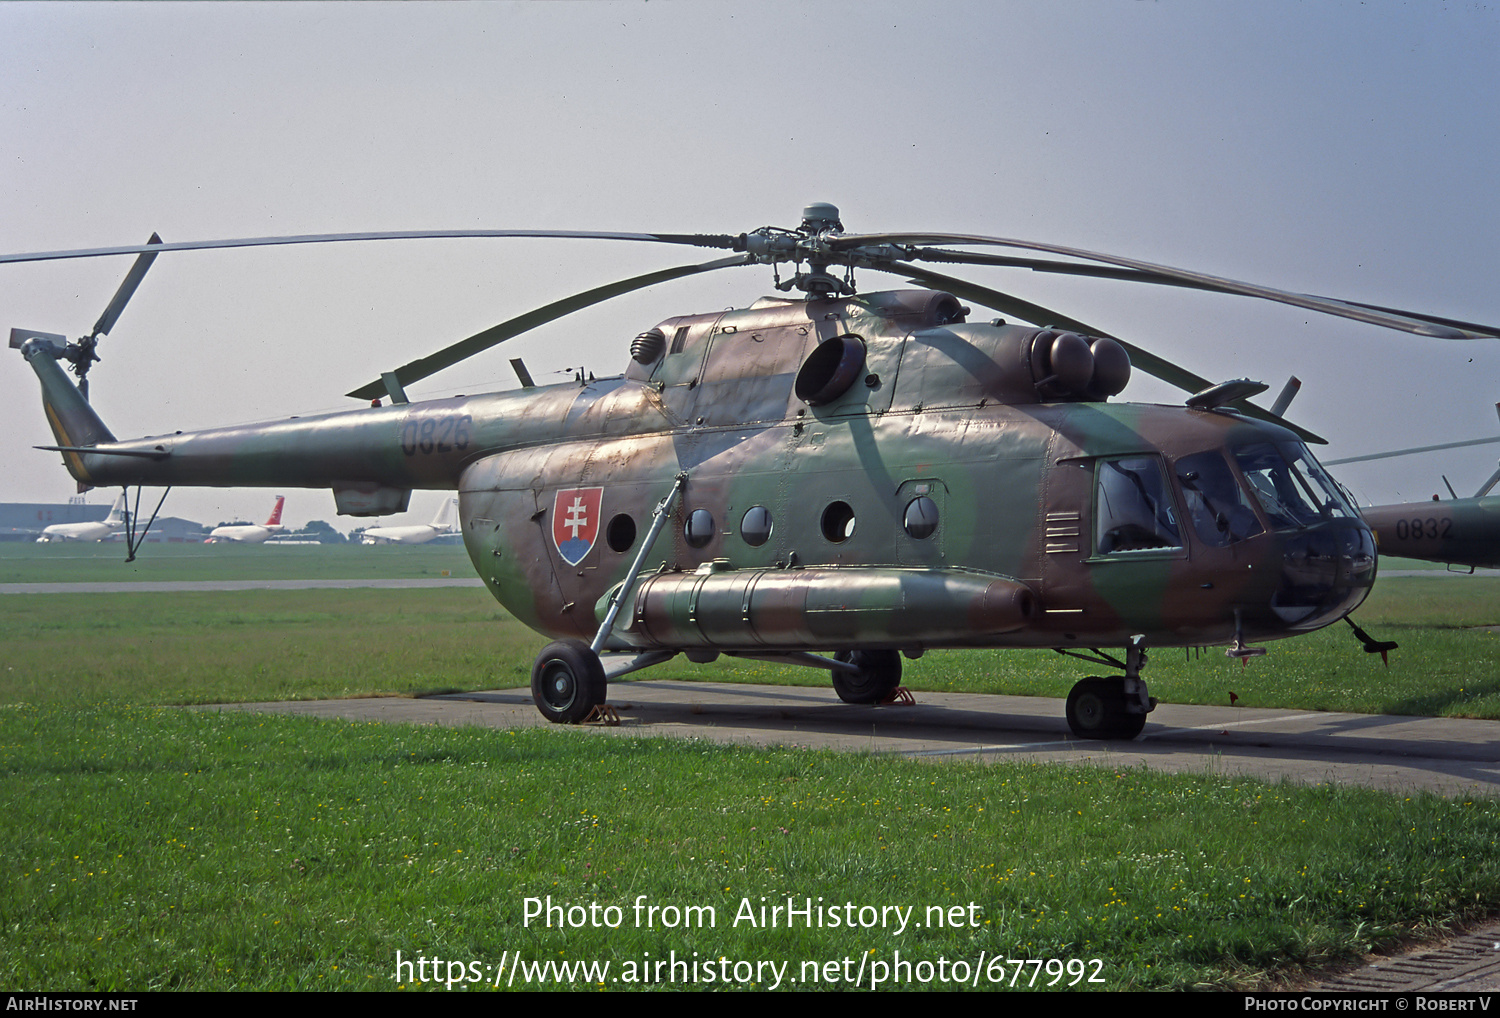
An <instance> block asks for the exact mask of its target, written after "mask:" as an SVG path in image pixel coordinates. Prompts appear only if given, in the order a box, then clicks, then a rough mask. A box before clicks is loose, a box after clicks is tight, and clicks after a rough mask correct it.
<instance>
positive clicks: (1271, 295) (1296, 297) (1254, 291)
mask: <svg viewBox="0 0 1500 1018" xmlns="http://www.w3.org/2000/svg"><path fill="white" fill-rule="evenodd" d="M826 240H827V243H828V244H829V246H830V247H832V248H833V249H834V250H840V251H841V250H845V249H848V248H857V247H864V246H874V245H881V244H897V245H915V244H976V245H990V246H994V247H1014V248H1020V249H1022V250H1030V251H1043V252H1046V253H1048V254H1057V255H1064V256H1067V257H1069V258H1080V259H1084V260H1087V261H1094V262H1103V263H1104V264H1106V265H1118V266H1121V267H1123V268H1127V269H1135V270H1137V271H1139V272H1143V273H1150V274H1154V275H1158V276H1165V277H1168V278H1171V279H1175V280H1179V281H1180V282H1181V283H1182V284H1184V285H1190V286H1196V287H1200V288H1202V289H1205V290H1212V291H1215V292H1218V293H1235V294H1240V295H1241V296H1245V297H1260V298H1262V299H1264V300H1273V301H1277V302H1278V303H1282V304H1290V305H1292V306H1293V307H1300V308H1304V309H1306V310H1308V311H1318V312H1321V313H1323V314H1329V315H1337V316H1339V317H1341V318H1352V319H1354V320H1355V321H1359V322H1365V323H1367V324H1369V325H1379V326H1382V327H1384V328H1388V329H1400V330H1402V331H1404V332H1410V333H1414V334H1416V335H1419V336H1433V337H1436V338H1438V339H1500V331H1482V330H1471V329H1465V328H1455V327H1452V326H1449V325H1443V324H1439V323H1437V322H1434V321H1430V320H1425V319H1418V318H1407V317H1405V316H1404V315H1393V314H1389V313H1385V312H1381V311H1377V310H1375V309H1373V308H1370V307H1366V306H1363V305H1358V304H1351V303H1346V302H1344V301H1340V300H1333V299H1331V298H1328V297H1314V296H1312V295H1311V294H1306V293H1292V292H1289V291H1286V290H1277V289H1275V288H1273V287H1269V286H1258V285H1256V284H1254V283H1242V282H1239V281H1238V280H1234V279H1225V278H1224V277H1222V276H1212V275H1209V274H1208V273H1206V272H1192V271H1189V270H1187V269H1175V268H1172V267H1171V266H1168V265H1157V264H1154V263H1152V262H1143V261H1140V260H1138V259H1134V258H1121V257H1119V256H1117V255H1108V254H1100V253H1099V252H1097V251H1085V250H1083V249H1081V248H1076V247H1064V246H1062V245H1059V244H1042V243H1039V242H1037V241H1030V240H1014V239H1010V238H1006V237H984V236H978V235H969V234H957V233H951V234H950V233H875V234H842V235H838V236H832V237H828V238H826ZM956 253H957V252H943V253H942V256H941V257H940V258H936V259H934V260H944V261H949V260H956V259H954V258H953V257H952V256H953V255H954V254H956ZM912 257H916V258H920V259H923V260H926V258H927V252H925V251H921V250H917V251H914V252H912ZM1082 268H1083V269H1084V270H1087V267H1086V266H1085V267H1082ZM1049 271H1057V272H1063V271H1067V270H1065V269H1063V268H1061V267H1058V268H1053V269H1050V270H1049ZM1077 274H1079V275H1097V274H1098V273H1096V272H1092V271H1079V272H1078V273H1077ZM1151 281H1152V282H1160V281H1161V280H1151Z"/></svg>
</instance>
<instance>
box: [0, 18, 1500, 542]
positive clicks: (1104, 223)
mask: <svg viewBox="0 0 1500 1018" xmlns="http://www.w3.org/2000/svg"><path fill="white" fill-rule="evenodd" d="M1497 95H1500V11H1497V9H1496V7H1494V6H1492V5H1488V4H1474V3H1456V2H1455V3H1440V2H1435V0H1424V2H1414V3H1396V2H1382V0H1376V2H1370V3H1329V2H1320V3H1308V4H1299V3H1283V2H1274V0H1273V2H1256V3H1214V2H1206V0H1192V2H1170V0H1168V2H1159V3H1150V2H1123V0H1121V2H1080V3H1068V2H1047V3H1041V2H1035V3H1004V2H995V0H985V2H980V3H943V2H924V3H921V4H915V3H912V2H910V0H907V2H903V3H890V4H887V3H870V2H860V3H817V2H811V3H809V2H806V0H802V2H797V3H767V2H755V3H740V2H722V3H712V2H694V3H685V2H683V3H678V2H662V0H652V2H650V3H642V2H636V0H632V2H619V3H609V2H600V3H576V4H575V3H526V4H511V3H465V4H437V5H428V4H420V3H415V4H390V5H385V4H329V5H323V4H305V5H302V4H139V5H138V4H129V3H124V4H78V5H73V4H66V3H46V4H27V3H4V4H0V139H3V141H4V152H3V163H0V167H3V168H0V251H5V252H19V251H33V250H54V249H60V248H72V247H89V246H102V245H109V244H124V243H140V242H142V241H144V240H145V239H146V237H147V236H148V235H149V234H150V233H151V232H152V231H153V230H156V231H159V232H160V233H161V234H162V236H163V237H164V238H165V239H167V240H196V239H207V238H219V237H234V236H259V235H265V234H281V233H285V234H296V233H319V232H333V231H365V230H398V229H419V228H466V227H494V228H500V227H514V228H539V229H590V230H629V231H635V230H650V231H672V232H726V233H729V232H733V233H738V232H741V231H745V230H750V229H754V228H756V227H759V226H763V225H766V224H777V225H784V226H795V225H796V223H797V220H798V218H799V212H800V210H801V208H802V206H803V205H804V204H806V203H808V202H811V201H831V202H834V203H835V204H837V205H839V206H840V207H841V209H842V210H843V219H844V223H845V225H846V226H847V227H848V228H849V229H850V230H852V231H857V232H859V231H870V230H929V231H935V230H943V231H954V232H968V233H983V234H997V235H1001V236H1014V237H1025V238H1031V239H1036V240H1042V241H1050V242H1054V243H1060V244H1070V245H1075V246H1078V247H1083V248H1090V249H1094V250H1100V251H1106V252H1110V253H1114V254H1121V255H1128V256H1134V257H1138V258H1144V259H1148V260H1152V261H1157V262H1161V263H1165V264H1168V265H1176V266H1182V267H1187V268H1195V269H1199V270H1202V271H1205V272H1211V273H1215V274H1218V275H1223V276H1229V277H1232V278H1237V279H1245V280H1250V281H1253V282H1257V283H1264V284H1267V285H1271V286H1277V287H1282V288H1285V289H1293V290H1300V291H1305V292H1310V293H1317V294H1323V295H1327V296H1335V297H1342V298H1346V299H1351V300H1361V301H1368V302H1372V303H1376V304H1384V305H1390V306H1395V307H1404V308H1410V309H1414V310H1420V311H1426V312H1429V313H1432V314H1438V315H1445V316H1449V317H1455V318H1461V319H1468V320H1473V321H1480V322H1489V323H1492V324H1500V293H1497V287H1496V280H1495V275H1496V269H1497V266H1500V257H1497V255H1500V197H1497V168H1500V123H1497V113H1496V106H1495V97H1496V96H1497ZM691 260H693V256H692V255H689V256H688V257H683V252H681V251H678V250H674V249H667V248H661V247H655V246H649V245H639V246H638V245H621V244H596V243H586V242H555V241H546V242H537V241H497V240H468V241H418V242H399V243H391V244H378V245H337V246H332V247H326V248H321V249H309V248H296V249H293V248H281V249H267V250H248V251H222V252H206V253H185V254H176V255H164V256H162V257H161V258H159V259H158V260H157V262H156V265H155V266H154V268H153V269H152V270H151V273H150V274H149V276H148V277H147V279H146V282H145V284H144V285H143V286H142V288H141V290H140V291H139V293H138V294H137V295H136V298H135V300H134V301H133V302H132V304H131V306H130V307H129V308H128V309H127V311H126V312H125V315H124V316H123V317H122V319H121V320H120V323H119V324H118V325H117V326H116V328H115V329H114V331H113V333H112V334H111V335H110V336H109V337H107V338H106V339H105V340H104V341H103V342H102V344H101V347H100V353H101V354H102V356H103V358H104V360H103V362H102V363H101V364H99V365H97V366H96V367H95V369H94V371H93V373H92V375H91V381H92V386H93V395H94V402H95V404H96V406H97V407H98V408H99V409H100V412H101V413H102V414H103V415H104V417H105V419H106V421H107V422H108V423H109V424H110V426H111V427H112V428H113V430H114V431H115V433H116V434H117V435H119V436H121V437H122V438H123V437H131V436H135V435H138V434H145V433H159V432H163V431H169V430H175V429H179V428H180V429H184V430H187V429H192V428H198V427H205V426H212V425H219V424H228V423H234V422H243V421H251V420H259V419H270V418H275V417H285V416H288V415H291V414H305V413H309V412H314V411H318V410H326V409H338V408H342V407H352V406H354V405H355V404H354V403H353V401H351V400H347V399H345V398H344V397H343V396H341V395H340V394H341V393H343V392H345V391H347V390H348V389H350V388H352V387H353V386H355V385H357V384H359V383H362V382H365V381H368V380H370V379H372V378H374V377H376V375H378V373H379V372H380V371H381V370H383V369H389V368H391V367H394V366H395V365H397V364H400V363H402V362H404V361H406V360H409V359H411V358H412V357H414V356H417V355H420V354H422V353H426V352H430V351H431V350H433V349H436V348H438V347H440V346H443V345H445V344H447V343H449V342H452V341H453V340H455V339H458V338H461V337H463V336H466V335H468V334H470V333H472V332H475V331H478V330H479V329H481V328H484V327H486V326H488V325H491V324H494V323H495V322H499V321H502V320H504V319H506V318H509V317H511V316H513V315H515V314H518V313H520V312H522V311H524V310H527V309H530V308H532V307H535V306H537V305H540V304H544V303H546V302H548V301H551V300H554V299H556V298H558V297H560V296H563V295H565V294H568V293H572V292H575V291H577V290H581V289H584V288H586V287H588V286H592V285H597V284H599V283H602V282H605V281H608V280H611V279H615V278H619V277H623V276H627V275H633V274H636V273H639V272H644V271H647V270H648V269H651V268H655V267H660V266H665V265H673V264H679V263H681V262H686V261H691ZM128 265H129V259H128V258H114V259H102V260H98V261H94V262H68V263H60V262H59V263H44V264H37V265H19V266H0V308H3V309H4V313H5V316H4V319H3V321H0V326H4V327H5V328H6V329H8V328H9V327H10V326H22V327H27V328H34V329H42V330H46V331H51V332H66V333H67V334H69V335H70V336H77V335H80V334H82V333H84V332H86V331H88V329H89V328H90V326H91V325H92V324H93V322H94V320H95V318H97V317H98V315H99V313H100V311H102V310H103V308H104V305H105V304H106V303H107V302H108V300H109V298H110V297H111V296H112V295H113V293H114V290H115V287H116V286H117V285H118V284H119V281H120V279H121V278H122V277H123V275H124V273H125V271H126V269H127V268H128ZM973 276H974V277H975V278H977V279H979V280H980V281H981V282H984V283H987V284H990V285H994V286H999V287H1001V288H1008V289H1011V290H1013V291H1015V292H1016V293H1018V294H1019V295H1021V296H1023V297H1027V298H1029V299H1032V300H1035V301H1038V302H1040V303H1042V304H1049V305H1051V306H1054V307H1057V308H1059V309H1060V310H1063V311H1065V312H1067V313H1070V314H1072V315H1073V316H1075V317H1078V318H1081V319H1082V320H1084V321H1086V322H1090V323H1093V324H1096V325H1097V326H1099V327H1100V328H1101V329H1105V330H1108V331H1110V332H1113V333H1114V334H1116V335H1119V336H1122V337H1124V338H1126V339H1129V340H1131V341H1132V342H1135V343H1138V344H1140V345H1142V346H1145V347H1147V348H1148V349H1151V350H1153V351H1154V352H1156V353H1158V354H1161V355H1163V356H1166V357H1169V358H1172V359H1175V360H1177V361H1178V362H1179V363H1181V364H1183V365H1184V366H1185V367H1188V368H1190V369H1192V370H1194V371H1196V372H1197V373H1199V374H1201V375H1206V376H1209V377H1212V378H1216V379H1219V378H1235V377H1243V376H1249V377H1252V378H1258V379H1261V380H1263V381H1266V382H1268V383H1270V384H1271V385H1272V387H1273V392H1272V394H1268V396H1269V395H1273V394H1274V391H1275V390H1276V389H1279V388H1280V386H1281V384H1282V382H1283V381H1284V380H1285V378H1286V376H1287V375H1289V374H1292V373H1296V374H1297V375H1299V376H1301V377H1302V379H1303V380H1304V383H1305V384H1304V387H1303V390H1302V394H1301V395H1300V396H1299V397H1298V399H1297V401H1296V403H1294V404H1293V407H1292V412H1291V414H1290V416H1291V417H1293V418H1294V419H1295V420H1297V421H1299V422H1300V423H1302V424H1304V425H1305V426H1307V427H1309V428H1311V429H1313V430H1314V431H1316V432H1319V433H1321V434H1323V435H1324V436H1326V437H1327V438H1328V439H1329V440H1330V442H1331V445H1330V446H1328V447H1324V448H1320V449H1318V450H1317V452H1318V454H1319V455H1320V456H1321V457H1322V458H1324V459H1334V458H1338V457H1340V456H1348V455H1354V454H1358V453H1362V452H1370V451H1378V450H1380V449H1384V448H1392V447H1401V446H1408V445H1422V444H1430V443H1437V442H1443V441H1451V440H1455V439H1459V438H1474V437H1486V436H1492V435H1496V436H1500V421H1497V418H1496V412H1495V407H1494V404H1495V402H1496V400H1497V399H1500V370H1497V369H1500V344H1497V343H1496V342H1493V341H1479V342H1469V343H1452V342H1443V341H1440V340H1432V339H1420V338H1417V337H1412V336H1408V335H1406V334H1403V333H1395V332H1386V331H1384V330H1381V329H1376V328H1373V327H1370V326H1364V325H1358V324H1355V323H1351V322H1345V321H1341V320H1337V319H1329V318H1322V317H1314V316H1310V315H1309V314H1308V313H1306V312H1301V311H1297V310H1295V309H1290V308H1285V307H1280V306H1277V305H1271V304H1261V303H1259V302H1255V301H1251V300H1248V299H1244V298H1236V297H1219V296H1212V295H1205V294H1195V293H1190V292H1187V291H1182V290H1176V289H1152V288H1146V287H1139V286H1129V285H1127V284H1123V283H1108V282H1098V281H1089V280H1083V279H1049V278H1033V277H1032V276H1031V275H1030V274H1029V273H1024V272H1015V271H1010V272H1007V271H1006V270H1000V269H985V270H975V271H974V273H973ZM886 280H889V281H890V285H892V286H899V285H901V284H900V282H899V280H897V279H896V277H881V276H877V275H875V274H872V273H862V274H861V276H860V282H861V285H862V286H863V287H864V288H866V289H874V288H879V287H881V286H884V285H885V281H886ZM769 290H770V276H769V272H767V271H764V270H761V269H756V268H748V269H736V270H731V271H727V272H721V273H718V274H717V275H716V276H713V277H709V278H706V279H701V280H695V281H692V282H688V283H675V284H666V285H664V286H661V287H656V288H653V289H651V290H648V291H644V292H642V293H639V294H636V295H633V296H632V297H630V298H627V299H624V300H620V301H616V302H613V303H612V304H608V305H605V306H603V307H601V308H595V309H592V310H591V311H589V312H587V313H584V314H580V315H577V316H574V317H573V318H571V319H568V320H566V321H564V322H561V323H557V324H555V325H553V326H550V327H548V328H546V329H544V330H541V331H539V332H537V333H534V334H532V335H531V336H529V337H526V338H522V339H518V340H515V341H513V342H512V343H510V344H507V345H506V346H504V347H501V348H499V349H498V350H496V351H493V352H491V353H490V354H488V355H486V356H484V357H481V358H478V359H475V360H473V361H470V362H468V363H467V364H465V365H463V366H461V367H458V368H455V369H452V370H450V371H449V372H446V373H444V374H442V375H439V376H436V377H434V378H433V379H430V380H429V381H428V382H427V383H424V384H422V385H419V386H416V387H414V388H413V395H414V396H422V395H436V394H446V393H451V392H475V391H483V389H484V388H485V387H487V386H488V387H494V388H512V387H514V386H515V385H516V382H515V380H514V378H513V376H512V375H511V372H510V369H509V366H508V364H507V363H506V362H507V359H508V358H509V357H514V356H524V357H525V359H526V361H527V363H528V365H529V366H530V368H531V371H532V373H533V374H534V375H535V376H536V377H537V379H538V380H539V381H544V380H549V379H550V378H557V377H560V376H549V374H548V373H549V372H552V371H557V370H560V369H563V368H566V367H573V366H576V365H578V364H580V363H582V364H584V365H585V366H587V367H588V368H589V369H590V370H593V371H595V372H596V373H597V374H601V375H603V374H614V373H618V372H619V371H620V370H622V369H623V366H624V364H625V359H626V356H627V346H628V343H629V340H630V338H631V337H632V336H634V335H635V334H636V333H638V332H640V331H642V330H643V329H645V328H647V327H649V326H651V325H653V324H655V323H656V322H658V321H660V320H662V319H664V318H668V317H671V316H673V315H678V314H687V313H694V312H701V311H707V310H713V309H715V308H720V307H725V306H729V305H737V306H743V305H745V304H748V303H750V302H751V301H752V300H754V299H755V298H756V297H757V296H759V295H760V294H762V293H764V292H768V291H769ZM0 363H3V364H4V365H5V366H4V367H3V368H0V392H3V393H4V395H5V398H4V399H3V400H0V425H3V434H4V442H5V445H4V458H5V464H6V467H7V469H6V472H5V483H4V484H3V485H0V500H6V501H44V500H62V499H64V498H65V497H66V496H67V495H69V494H70V493H71V492H72V482H71V479H70V478H68V476H67V474H66V473H65V471H64V470H63V469H62V468H61V466H60V465H58V462H57V460H58V457H57V456H56V454H54V453H44V452H38V451H34V450H32V449H31V446H33V445H38V444H46V443H49V442H50V441H52V438H51V434H50V432H49V431H48V430H47V428H46V425H45V422H44V420H43V418H42V414H41V410H40V400H39V396H38V391H37V386H36V382H35V378H34V377H33V375H32V374H31V371H30V370H29V369H28V368H27V367H26V366H25V364H24V362H23V361H22V359H21V357H20V356H19V354H16V353H14V352H11V351H5V355H4V358H3V361H0ZM1125 398H1128V399H1135V400H1145V401H1163V402H1166V401H1171V402H1176V401H1179V400H1180V399H1181V396H1180V395H1178V394H1177V393H1175V391H1174V390H1171V389H1169V388H1167V387H1165V386H1163V385H1160V384H1158V383H1155V382H1153V381H1151V380H1149V379H1147V378H1146V377H1145V376H1143V375H1141V374H1139V373H1137V376H1136V380H1135V381H1133V382H1132V383H1131V386H1130V388H1129V389H1127V390H1126V393H1125ZM1497 455H1500V446H1489V447H1480V448H1479V449H1477V450H1461V451H1456V452H1453V453H1450V454H1444V455H1440V456H1430V457H1426V458H1407V459H1402V460H1388V461H1381V462H1377V463H1374V464H1365V465H1359V466H1348V467H1344V468H1340V469H1338V470H1336V471H1335V472H1336V473H1337V474H1338V476H1339V477H1340V478H1341V479H1343V480H1344V481H1345V482H1346V483H1347V484H1349V485H1350V486H1351V487H1352V488H1353V489H1354V490H1355V492H1356V494H1358V495H1359V496H1361V497H1362V498H1363V499H1365V500H1367V501H1395V500H1399V499H1403V498H1424V497H1427V496H1429V495H1431V494H1432V493H1433V492H1434V491H1437V490H1440V489H1441V486H1442V482H1441V480H1440V479H1439V475H1440V474H1441V473H1446V474H1447V475H1448V476H1449V477H1450V478H1451V479H1452V481H1453V483H1454V486H1455V487H1457V488H1458V489H1459V491H1460V494H1469V493H1471V492H1472V490H1473V488H1474V487H1475V486H1476V485H1477V484H1478V483H1479V482H1480V481H1481V480H1483V479H1484V477H1486V476H1487V475H1488V474H1489V473H1490V472H1491V470H1493V469H1494V466H1495V461H1496V457H1497ZM281 493H284V494H286V495H287V496H288V498H287V517H288V519H289V520H290V521H291V522H294V523H301V522H303V521H305V520H308V519H315V518H322V519H327V520H329V521H331V522H334V523H335V524H336V525H338V526H340V527H344V528H347V527H348V526H350V525H351V521H350V520H349V519H347V518H344V519H336V518H335V517H334V514H333V502H332V498H331V496H330V495H329V493H328V492H326V491H302V490H295V489H294V490H289V491H285V492H281ZM150 494H151V493H150V492H148V495H150ZM274 494H277V492H268V491H256V490H224V489H206V490H190V489H178V490H175V491H174V492H173V493H172V495H171V497H170V498H169V499H168V502H167V506H166V510H165V511H166V512H167V513H168V514H171V515H179V516H187V517H190V518H196V519H199V520H202V521H204V522H208V523H215V522H218V521H219V520H221V519H228V518H232V517H246V518H255V519H261V518H263V517H264V515H265V513H266V512H267V511H268V510H269V508H270V503H271V499H272V496H273V495H274ZM92 497H93V498H94V499H96V500H99V501H108V499H109V498H110V497H111V493H107V492H96V493H94V495H93V496H92ZM441 497H442V496H440V495H438V494H436V493H418V494H417V495H416V496H414V498H413V503H412V518H414V519H417V520H419V521H423V522H425V521H426V520H427V519H429V518H430V517H431V515H432V512H433V511H434V509H435V507H436V505H437V503H438V501H439V500H440V498H441ZM152 504H154V497H153V498H152Z"/></svg>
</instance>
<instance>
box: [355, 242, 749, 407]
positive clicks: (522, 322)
mask: <svg viewBox="0 0 1500 1018" xmlns="http://www.w3.org/2000/svg"><path fill="white" fill-rule="evenodd" d="M752 264H754V262H753V261H752V260H750V259H748V258H746V257H745V256H744V255H734V256H732V257H729V258H720V259H718V260H717V261H712V262H703V263H701V264H698V265H679V266H676V267H675V268H670V269H658V270H657V271H655V272H648V273H646V274H645V275H643V276H632V277H631V278H629V279H621V280H618V281H617V282H613V283H606V284H605V285H604V286H596V287H594V288H593V289H592V290H585V291H583V292H582V293H575V294H574V295H573V296H571V297H564V298H563V299H562V300H558V301H553V302H552V303H551V304H548V305H545V306H544V307H539V308H537V309H536V310H534V311H528V312H526V313H525V314H524V315H520V316H518V317H516V318H512V319H510V320H509V321H506V322H501V323H500V324H499V325H494V326H491V327H490V328H488V329H485V330H484V331H483V332H476V333H475V334H474V335H472V336H470V337H469V338H468V339H461V340H459V341H458V342H457V343H454V344H453V345H452V346H447V347H444V348H443V349H441V350H439V351H438V352H437V353H434V354H428V355H427V356H426V357H421V358H418V359H417V360H414V361H411V362H409V363H407V364H403V365H401V366H400V367H399V368H397V369H396V371H395V376H396V381H397V382H399V383H400V384H401V385H402V386H403V387H404V386H406V385H409V384H411V383H412V382H417V381H420V380H422V379H424V378H426V377H427V376H428V375H431V374H433V373H435V372H438V371H441V370H442V369H443V368H446V367H450V366H452V365H454V364H457V363H458V362H459V361H461V360H464V359H466V358H468V357H472V356H474V355H475V354H477V353H480V352H482V351H484V350H488V349H489V348H490V347H492V346H497V345H499V344H500V343H503V342H505V341H506V340H507V339H511V338H513V337H515V336H519V335H520V334H521V333H523V332H528V331H530V330H531V329H535V328H536V327H537V326H540V325H545V324H547V323H548V322H551V321H555V320H556V319H558V318H562V317H564V316H565V315H570V314H572V313H573V312H574V311H581V310H582V309H584V308H586V307H589V306H591V305H594V304H599V303H602V302H603V301H606V300H609V299H610V298H612V297H619V296H621V295H623V294H627V293H630V292H631V291H632V290H640V289H644V288H645V287H648V286H651V285H653V284H656V283H665V282H668V281H670V280H673V279H681V278H683V277H684V276H692V275H696V274H697V273H700V272H712V271H713V270H714V269H727V268H730V267H731V266H734V265H752ZM387 391H388V390H387V388H386V383H385V381H384V380H383V379H381V380H376V381H374V382H370V383H369V384H367V385H362V386H360V387H359V388H358V389H355V390H354V391H353V392H350V393H348V395H350V396H353V397H354V398H356V399H375V398H377V397H380V396H384V395H385V394H386V393H387Z"/></svg>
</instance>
